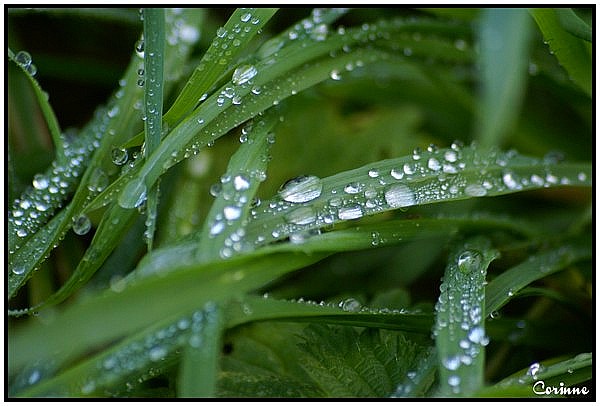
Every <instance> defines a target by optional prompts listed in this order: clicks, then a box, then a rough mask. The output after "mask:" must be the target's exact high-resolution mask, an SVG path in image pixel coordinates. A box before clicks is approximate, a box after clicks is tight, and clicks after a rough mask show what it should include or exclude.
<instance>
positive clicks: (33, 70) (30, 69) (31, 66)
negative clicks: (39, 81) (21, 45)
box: [25, 63, 37, 76]
mask: <svg viewBox="0 0 600 406" xmlns="http://www.w3.org/2000/svg"><path fill="white" fill-rule="evenodd" d="M25 70H26V71H27V72H28V73H29V74H30V75H31V76H35V74H36V73H37V66H35V65H34V64H32V63H31V64H29V66H27V67H26V68H25Z"/></svg>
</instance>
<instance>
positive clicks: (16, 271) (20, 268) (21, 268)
mask: <svg viewBox="0 0 600 406" xmlns="http://www.w3.org/2000/svg"><path fill="white" fill-rule="evenodd" d="M12 273H14V274H15V275H23V274H24V273H25V267H24V266H15V267H14V268H13V269H12Z"/></svg>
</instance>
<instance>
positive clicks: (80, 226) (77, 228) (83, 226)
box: [73, 214, 92, 235]
mask: <svg viewBox="0 0 600 406" xmlns="http://www.w3.org/2000/svg"><path fill="white" fill-rule="evenodd" d="M91 228H92V222H91V221H90V219H89V217H88V216H86V215H85V214H82V215H80V216H78V217H73V231H74V232H75V234H77V235H84V234H87V233H88V232H89V231H90V229H91Z"/></svg>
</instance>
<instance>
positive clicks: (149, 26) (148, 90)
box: [143, 8, 166, 250]
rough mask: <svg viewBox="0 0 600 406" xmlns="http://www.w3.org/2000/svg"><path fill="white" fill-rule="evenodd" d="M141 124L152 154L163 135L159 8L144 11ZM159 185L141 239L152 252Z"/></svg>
mask: <svg viewBox="0 0 600 406" xmlns="http://www.w3.org/2000/svg"><path fill="white" fill-rule="evenodd" d="M143 12H144V75H145V81H144V111H145V117H146V120H145V121H144V134H145V143H144V146H145V151H144V154H151V153H153V152H154V151H155V150H156V148H157V147H158V145H159V144H160V139H161V137H162V132H163V123H162V115H163V83H164V82H163V73H164V59H165V57H166V55H165V11H164V10H163V9H161V8H145V9H144V11H143ZM158 193H159V188H158V184H157V185H156V186H155V187H153V188H152V189H150V191H149V192H148V200H147V202H146V211H147V214H146V232H145V234H144V237H145V238H146V242H147V244H148V250H152V244H153V241H154V229H155V227H156V211H157V206H158Z"/></svg>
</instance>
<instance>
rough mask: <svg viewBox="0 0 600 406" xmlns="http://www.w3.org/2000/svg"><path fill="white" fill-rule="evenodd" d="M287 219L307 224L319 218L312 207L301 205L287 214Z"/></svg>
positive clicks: (294, 222)
mask: <svg viewBox="0 0 600 406" xmlns="http://www.w3.org/2000/svg"><path fill="white" fill-rule="evenodd" d="M285 219H286V220H287V221H288V222H290V223H292V224H297V225H306V224H310V223H312V222H314V221H315V220H316V219H317V217H316V214H315V211H314V209H313V208H312V207H310V206H305V207H299V208H297V209H295V210H294V211H292V212H290V213H288V214H286V216H285Z"/></svg>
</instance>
